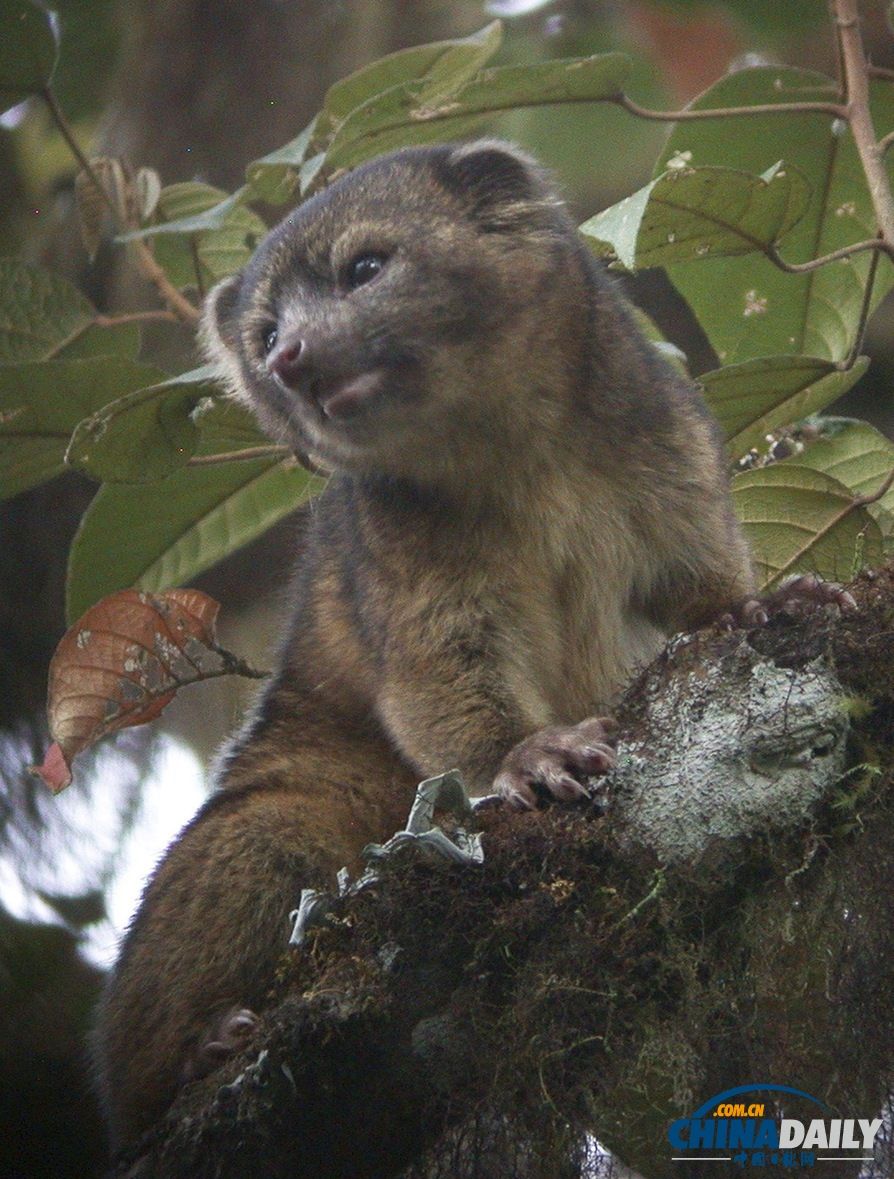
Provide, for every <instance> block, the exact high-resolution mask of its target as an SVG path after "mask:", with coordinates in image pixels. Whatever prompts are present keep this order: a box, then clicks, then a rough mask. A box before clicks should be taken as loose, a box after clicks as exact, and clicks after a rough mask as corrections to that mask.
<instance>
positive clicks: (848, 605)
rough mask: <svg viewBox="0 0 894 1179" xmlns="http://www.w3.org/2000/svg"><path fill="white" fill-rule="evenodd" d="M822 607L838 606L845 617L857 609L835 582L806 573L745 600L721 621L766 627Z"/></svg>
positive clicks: (845, 591) (730, 623)
mask: <svg viewBox="0 0 894 1179" xmlns="http://www.w3.org/2000/svg"><path fill="white" fill-rule="evenodd" d="M823 606H837V607H838V609H839V610H840V611H841V613H842V614H853V612H854V611H855V610H856V609H857V603H856V602H855V601H854V599H853V597H852V596H851V595H850V594H849V593H848V592H847V590H846V589H844V588H843V587H842V586H840V585H839V584H838V583H837V582H836V581H823V579H822V578H821V577H816V576H815V575H814V574H813V573H806V574H804V575H803V576H801V577H790V578H789V579H788V580H787V581H785V582H783V583H782V585H781V586H780V587H779V589H778V590H774V591H773V593H772V594H767V595H765V596H764V597H762V598H746V599H745V600H744V601H742V602H739V603H738V605H737V606H735V608H734V609H733V610H732V611H731V612H730V613H729V614H724V615H723V617H722V618H721V620H720V621H721V623H723V624H726V625H727V626H729V627H730V628H732V627H735V626H742V627H746V628H747V627H752V626H763V625H764V623H765V622H767V620H768V619H770V618H773V617H774V616H775V615H778V614H787V615H789V617H791V618H803V617H804V616H805V615H807V614H812V613H813V611H814V610H819V609H820V608H821V607H823Z"/></svg>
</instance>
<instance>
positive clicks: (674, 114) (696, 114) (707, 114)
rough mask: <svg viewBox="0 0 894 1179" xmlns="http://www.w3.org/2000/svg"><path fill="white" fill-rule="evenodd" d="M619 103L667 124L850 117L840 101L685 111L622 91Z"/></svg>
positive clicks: (618, 99) (636, 113)
mask: <svg viewBox="0 0 894 1179" xmlns="http://www.w3.org/2000/svg"><path fill="white" fill-rule="evenodd" d="M608 101H609V102H614V103H617V105H618V106H622V107H623V108H624V110H625V111H629V112H630V114H631V115H636V117H637V118H638V119H657V120H659V121H661V122H663V123H684V122H690V121H692V120H695V119H730V118H737V117H739V116H740V115H791V114H798V115H809V114H817V115H831V116H832V118H834V119H846V118H847V117H848V113H847V108H846V107H845V106H842V105H841V104H840V103H837V102H767V103H760V104H758V105H757V106H726V107H713V108H708V109H705V110H695V109H687V110H682V111H656V110H650V109H649V108H648V107H644V106H640V105H639V103H636V102H634V101H633V99H632V98H628V97H627V95H626V94H619V95H618V96H617V97H616V98H612V99H608Z"/></svg>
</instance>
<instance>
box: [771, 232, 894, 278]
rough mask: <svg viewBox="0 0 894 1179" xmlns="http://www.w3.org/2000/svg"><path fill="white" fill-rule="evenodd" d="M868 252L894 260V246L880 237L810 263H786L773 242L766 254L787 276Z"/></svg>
mask: <svg viewBox="0 0 894 1179" xmlns="http://www.w3.org/2000/svg"><path fill="white" fill-rule="evenodd" d="M867 250H872V251H873V252H874V254H875V255H876V256H878V255H879V254H887V255H888V257H889V258H894V246H892V245H890V244H889V243H888V242H885V241H882V239H881V238H879V237H870V238H867V239H866V241H862V242H855V243H854V244H853V245H852V246H842V247H841V249H840V250H833V251H832V252H831V253H830V254H823V255H822V256H821V257H819V258H811V259H810V261H809V262H786V260H785V259H784V258H783V257H781V256H780V254H779V251H778V249H777V248H776V246H775V245H773V243H772V242H771V243H770V245H768V246H767V247H766V248H765V250H764V252H765V254H766V255H767V257H768V258H769V259H770V261H771V262H772V263H773V265H774V266H778V267H779V269H780V270H784V271H785V272H786V273H787V274H809V273H810V271H811V270H819V268H820V267H821V266H826V265H828V263H829V262H840V261H841V259H842V258H850V257H851V255H852V254H863V253H865V252H866V251H867Z"/></svg>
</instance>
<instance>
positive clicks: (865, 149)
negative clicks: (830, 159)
mask: <svg viewBox="0 0 894 1179" xmlns="http://www.w3.org/2000/svg"><path fill="white" fill-rule="evenodd" d="M831 13H832V20H833V21H834V23H835V27H836V32H837V36H838V44H839V45H840V47H841V60H842V64H843V68H844V84H845V89H846V106H847V114H846V116H845V117H846V118H847V119H848V121H849V123H850V126H851V131H852V132H853V136H854V144H855V146H856V148H857V152H858V154H859V156H860V162H861V163H862V165H863V171H864V173H865V175H866V182H867V184H868V186H869V195H870V197H871V198H872V207H873V209H874V210H875V215H876V219H877V221H878V227H879V231H880V233H881V237H882V240H883V241H884V242H886V243H887V244H888V246H889V247H892V246H894V197H892V195H891V185H890V183H889V181H888V174H887V172H886V171H885V167H884V151H883V149H882V148H881V145H880V143H879V142H878V137H877V136H876V133H875V127H874V126H873V122H872V112H871V111H870V109H869V63H868V62H867V60H866V54H865V51H864V49H863V40H862V38H861V36H860V13H859V7H858V0H831Z"/></svg>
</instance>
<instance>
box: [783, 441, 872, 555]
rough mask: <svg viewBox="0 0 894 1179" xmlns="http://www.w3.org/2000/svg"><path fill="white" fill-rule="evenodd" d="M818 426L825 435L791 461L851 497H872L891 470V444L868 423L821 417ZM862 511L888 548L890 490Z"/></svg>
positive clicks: (787, 460)
mask: <svg viewBox="0 0 894 1179" xmlns="http://www.w3.org/2000/svg"><path fill="white" fill-rule="evenodd" d="M821 425H822V428H823V430H824V431H827V432H828V433H825V435H824V437H822V438H820V439H818V440H817V441H816V442H813V443H811V444H810V445H809V446H808V448H807V449H806V450H805V451H804V453H803V454H799V455H798V456H797V459H796V460H795V461H796V462H797V463H798V464H799V465H800V466H802V467H810V468H811V470H814V471H822V472H823V473H824V474H826V475H831V476H832V477H833V478H834V479H837V480H838V481H839V483H843V484H844V486H845V487H846V488H847V489H848V490H849V491H850V492H851V493H852V494H853V495H865V496H873V495H875V494H876V493H877V492H878V491H879V490H880V489H881V487H882V486H883V485H884V482H885V480H886V478H887V477H888V476H889V475H890V474H891V472H892V471H894V442H891V441H890V439H888V438H886V437H885V436H884V434H881V433H879V431H878V430H876V429H875V427H874V426H870V425H869V423H868V422H856V421H851V420H849V419H847V418H824V419H822V420H821ZM785 461H786V462H789V461H791V460H789V459H786V460H785ZM866 510H867V512H869V514H870V515H871V516H873V518H874V519H875V520H876V521H877V523H878V524H879V527H880V528H881V530H882V533H883V535H884V537H885V540H886V542H888V544H889V545H890V542H891V541H892V540H894V487H890V488H889V489H888V491H887V492H886V493H885V494H884V495H883V496H882V498H881V499H880V500H876V502H875V503H873V504H868V505H867V507H866Z"/></svg>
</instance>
